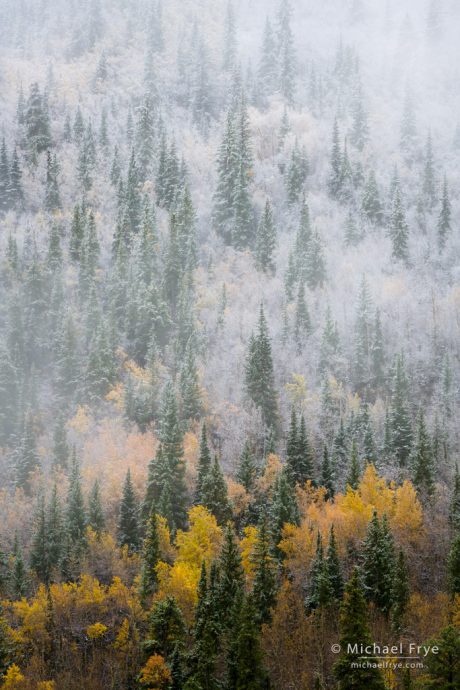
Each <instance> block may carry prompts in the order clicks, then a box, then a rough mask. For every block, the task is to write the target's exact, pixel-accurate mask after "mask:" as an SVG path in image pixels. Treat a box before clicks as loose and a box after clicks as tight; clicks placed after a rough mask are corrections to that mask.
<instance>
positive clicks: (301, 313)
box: [294, 284, 311, 353]
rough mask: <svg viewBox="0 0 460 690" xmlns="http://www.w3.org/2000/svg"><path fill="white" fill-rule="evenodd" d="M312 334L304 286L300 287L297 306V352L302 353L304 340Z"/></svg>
mask: <svg viewBox="0 0 460 690" xmlns="http://www.w3.org/2000/svg"><path fill="white" fill-rule="evenodd" d="M310 334H311V320H310V314H309V312H308V307H307V303H306V301H305V287H304V286H303V284H301V285H300V287H299V293H298V297H297V304H296V310H295V325H294V337H295V341H296V345H297V351H298V352H299V353H301V352H302V350H303V347H304V340H305V339H306V338H307V337H308V336H309V335H310Z"/></svg>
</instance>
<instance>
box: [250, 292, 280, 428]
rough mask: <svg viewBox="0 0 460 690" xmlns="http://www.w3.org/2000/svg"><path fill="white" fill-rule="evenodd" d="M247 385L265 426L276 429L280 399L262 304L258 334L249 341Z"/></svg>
mask: <svg viewBox="0 0 460 690" xmlns="http://www.w3.org/2000/svg"><path fill="white" fill-rule="evenodd" d="M245 385H246V391H247V394H248V396H249V398H250V399H251V400H252V402H253V403H254V405H255V406H256V407H257V408H259V410H260V412H261V413H262V419H263V422H264V424H265V427H266V428H269V429H270V428H273V429H275V430H276V429H277V426H278V401H277V394H276V389H275V382H274V373H273V360H272V352H271V344H270V336H269V333H268V327H267V321H266V319H265V313H264V309H263V306H262V305H261V307H260V312H259V324H258V331H257V335H256V336H254V335H253V336H252V337H251V340H250V343H249V352H248V355H247V359H246V376H245Z"/></svg>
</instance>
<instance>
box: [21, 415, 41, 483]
mask: <svg viewBox="0 0 460 690" xmlns="http://www.w3.org/2000/svg"><path fill="white" fill-rule="evenodd" d="M39 466H40V459H39V456H38V451H37V440H36V436H35V430H34V422H33V416H32V412H31V411H28V412H27V414H26V417H25V420H24V424H23V429H22V435H21V440H20V444H19V446H18V448H17V451H16V486H17V487H19V488H21V489H24V491H25V492H26V493H30V491H31V486H30V479H31V475H32V474H33V472H35V470H36V469H37V468H38V467H39Z"/></svg>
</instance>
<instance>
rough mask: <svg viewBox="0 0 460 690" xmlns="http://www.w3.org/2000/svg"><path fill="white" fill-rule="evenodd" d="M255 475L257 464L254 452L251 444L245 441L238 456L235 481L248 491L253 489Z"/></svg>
mask: <svg viewBox="0 0 460 690" xmlns="http://www.w3.org/2000/svg"><path fill="white" fill-rule="evenodd" d="M256 476H257V465H256V461H255V458H254V454H253V452H252V449H251V444H250V443H249V441H246V443H245V444H244V448H243V452H242V453H241V456H240V461H239V464H238V469H237V472H236V479H237V481H238V482H239V483H240V484H242V485H243V486H244V488H245V489H246V491H247V492H248V493H251V491H252V490H253V489H254V483H255V480H256Z"/></svg>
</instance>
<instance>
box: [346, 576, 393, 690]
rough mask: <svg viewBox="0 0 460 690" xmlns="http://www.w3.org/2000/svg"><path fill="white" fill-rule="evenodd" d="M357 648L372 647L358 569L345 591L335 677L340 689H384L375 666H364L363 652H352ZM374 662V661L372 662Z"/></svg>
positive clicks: (379, 673) (380, 676) (378, 670)
mask: <svg viewBox="0 0 460 690" xmlns="http://www.w3.org/2000/svg"><path fill="white" fill-rule="evenodd" d="M355 645H358V647H359V645H364V646H366V645H371V636H370V632H369V627H368V622H367V607H366V601H365V599H364V596H363V590H362V583H361V577H360V572H359V569H358V568H355V569H354V571H353V573H352V576H351V578H350V580H349V581H348V583H347V586H346V588H345V598H344V601H343V603H342V606H341V610H340V648H341V650H342V651H341V654H340V657H339V659H338V661H337V662H336V664H335V665H334V675H335V677H336V678H337V681H338V683H339V687H340V690H355V689H356V688H367V689H368V690H384V688H385V683H384V681H383V678H382V675H381V672H380V669H378V668H376V666H375V665H374V664H372V663H371V664H361V663H360V652H359V651H356V652H352V651H351V649H353V647H354V646H355ZM371 661H372V660H371Z"/></svg>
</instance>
